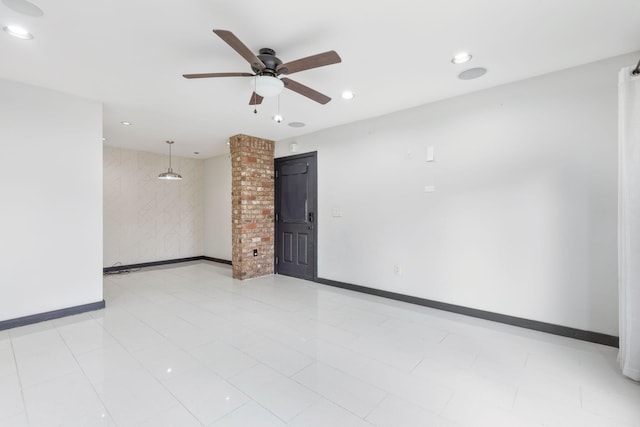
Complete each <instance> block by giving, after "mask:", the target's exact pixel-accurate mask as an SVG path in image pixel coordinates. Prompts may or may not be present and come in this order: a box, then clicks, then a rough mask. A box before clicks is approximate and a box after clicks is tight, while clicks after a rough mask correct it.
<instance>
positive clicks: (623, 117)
mask: <svg viewBox="0 0 640 427" xmlns="http://www.w3.org/2000/svg"><path fill="white" fill-rule="evenodd" d="M633 69H634V67H627V68H623V69H622V70H620V75H619V80H618V83H619V84H618V102H619V104H618V106H619V111H618V115H619V121H618V125H619V133H618V156H619V161H618V163H619V165H618V174H619V176H618V179H619V181H618V271H619V273H618V275H619V279H618V288H619V296H620V352H619V354H618V361H619V362H620V367H621V368H622V373H623V374H624V375H626V376H627V377H629V378H632V379H634V380H636V381H640V75H637V76H634V75H632V73H631V72H632V70H633Z"/></svg>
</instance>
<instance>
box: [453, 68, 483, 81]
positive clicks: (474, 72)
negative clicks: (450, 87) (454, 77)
mask: <svg viewBox="0 0 640 427" xmlns="http://www.w3.org/2000/svg"><path fill="white" fill-rule="evenodd" d="M486 73H487V69H486V68H482V67H478V68H469V69H468V70H464V71H463V72H461V73H460V74H458V78H459V79H460V80H473V79H477V78H478V77H482V76H484V75H485V74H486Z"/></svg>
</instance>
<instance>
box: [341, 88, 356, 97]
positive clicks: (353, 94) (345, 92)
mask: <svg viewBox="0 0 640 427" xmlns="http://www.w3.org/2000/svg"><path fill="white" fill-rule="evenodd" d="M355 96H356V94H355V93H353V92H351V91H350V90H345V91H344V92H342V99H353V98H354V97H355Z"/></svg>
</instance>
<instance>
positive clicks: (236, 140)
mask: <svg viewBox="0 0 640 427" xmlns="http://www.w3.org/2000/svg"><path fill="white" fill-rule="evenodd" d="M229 145H230V147H231V175H232V183H231V198H232V200H231V204H232V206H231V209H232V241H233V243H232V257H233V278H234V279H250V278H253V277H259V276H266V275H269V274H273V256H274V223H273V211H274V204H275V199H274V197H275V189H274V183H273V179H274V170H273V156H274V142H273V141H269V140H267V139H261V138H256V137H253V136H248V135H242V134H240V135H235V136H232V137H231V138H229ZM255 250H257V256H254V251H255Z"/></svg>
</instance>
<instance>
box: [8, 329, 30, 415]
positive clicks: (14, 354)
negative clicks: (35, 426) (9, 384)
mask: <svg viewBox="0 0 640 427" xmlns="http://www.w3.org/2000/svg"><path fill="white" fill-rule="evenodd" d="M9 342H10V343H11V353H12V354H13V365H14V366H15V368H16V376H17V377H18V384H19V385H20V396H21V397H22V411H23V412H24V416H25V418H26V419H27V425H31V422H30V421H29V411H27V402H26V400H25V399H24V387H23V386H22V377H21V375H20V369H19V368H18V356H16V349H15V347H14V346H13V337H12V336H11V335H10V334H9Z"/></svg>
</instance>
